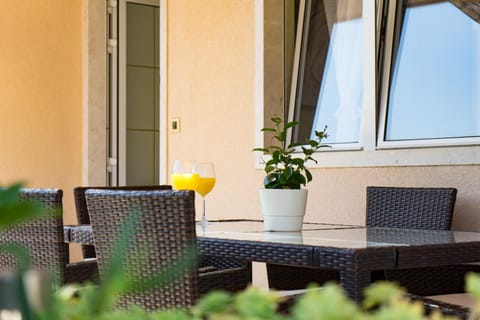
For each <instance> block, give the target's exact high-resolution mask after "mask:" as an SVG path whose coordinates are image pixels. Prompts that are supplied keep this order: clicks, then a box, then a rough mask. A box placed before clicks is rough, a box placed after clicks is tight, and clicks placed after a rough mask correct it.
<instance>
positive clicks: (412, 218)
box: [367, 187, 457, 230]
mask: <svg viewBox="0 0 480 320" xmlns="http://www.w3.org/2000/svg"><path fill="white" fill-rule="evenodd" d="M456 196H457V189H454V188H398V187H367V226H369V227H389V228H411V229H430V230H434V229H435V230H448V229H450V225H451V223H452V216H453V208H454V206H455V200H456Z"/></svg>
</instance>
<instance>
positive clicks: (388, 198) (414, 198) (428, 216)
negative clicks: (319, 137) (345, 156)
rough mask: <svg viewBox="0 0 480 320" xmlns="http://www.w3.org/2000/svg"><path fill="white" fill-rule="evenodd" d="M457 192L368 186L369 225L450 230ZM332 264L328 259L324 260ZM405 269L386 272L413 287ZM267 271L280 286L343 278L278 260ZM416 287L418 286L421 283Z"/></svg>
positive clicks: (272, 284) (273, 283) (288, 287)
mask: <svg viewBox="0 0 480 320" xmlns="http://www.w3.org/2000/svg"><path fill="white" fill-rule="evenodd" d="M456 195H457V190H456V189H454V188H398V187H367V226H371V227H389V228H413V229H440V230H447V229H449V228H450V224H451V221H452V215H453V208H454V205H455V200H456ZM374 236H375V235H372V234H369V240H370V241H374V240H375V239H374V238H375V237H374ZM400 236H401V234H399V237H400ZM421 236H423V234H422V235H421ZM399 240H403V239H399ZM400 243H401V242H400ZM329 257H330V259H333V262H332V263H331V265H332V267H334V266H335V263H336V261H335V256H334V255H331V256H329ZM340 257H341V256H340ZM323 258H326V257H323ZM329 264H330V262H329V261H328V260H327V261H325V262H323V263H322V265H329ZM402 272H403V270H400V271H397V270H393V271H388V272H387V273H386V274H387V277H388V279H391V280H396V281H401V282H402V284H403V285H405V286H407V287H410V286H412V287H413V284H410V282H406V281H407V279H405V280H402V279H401V274H402ZM416 272H420V271H418V270H417V271H416ZM267 273H268V282H269V286H270V287H271V288H275V289H279V290H292V289H301V288H304V287H305V285H306V284H308V283H311V282H316V283H320V284H321V283H324V282H325V281H328V280H338V279H339V275H338V272H335V271H332V270H327V271H324V270H317V271H312V270H311V269H306V268H296V267H288V266H281V265H274V264H267ZM409 274H410V272H409ZM419 276H421V272H420V273H419ZM408 281H410V278H408ZM415 288H417V289H418V286H415ZM424 289H425V290H422V291H418V292H415V293H418V294H423V293H425V291H427V290H428V288H427V287H426V288H424Z"/></svg>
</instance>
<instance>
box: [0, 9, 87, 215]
mask: <svg viewBox="0 0 480 320" xmlns="http://www.w3.org/2000/svg"><path fill="white" fill-rule="evenodd" d="M81 41H82V36H81V0H68V1H65V0H35V1H17V0H2V9H1V10H0V132H1V134H0V150H1V151H0V154H1V156H0V184H1V185H5V184H8V183H12V182H16V181H25V182H26V186H27V187H51V188H61V189H63V190H64V207H65V214H66V216H65V222H66V223H74V222H75V221H76V220H75V218H74V213H73V210H72V209H73V197H72V194H71V193H72V188H73V187H74V186H75V185H78V184H80V181H81V142H82V140H81V93H82V86H81V76H82V74H81V67H82V63H81V57H82V56H81V54H82V51H81V48H82V45H81V43H82V42H81Z"/></svg>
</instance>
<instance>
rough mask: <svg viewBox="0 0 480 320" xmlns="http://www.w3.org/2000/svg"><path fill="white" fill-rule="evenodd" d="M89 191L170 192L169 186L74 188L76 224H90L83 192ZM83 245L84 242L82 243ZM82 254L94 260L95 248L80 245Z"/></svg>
mask: <svg viewBox="0 0 480 320" xmlns="http://www.w3.org/2000/svg"><path fill="white" fill-rule="evenodd" d="M89 189H102V190H103V189H105V190H127V191H128V190H171V189H172V186H170V185H160V186H156V185H155V186H154V185H151V186H150V185H149V186H119V187H113V186H108V187H76V188H74V189H73V198H74V200H75V212H76V215H77V223H78V224H90V218H89V215H88V208H87V202H86V200H85V191H87V190H89ZM83 243H85V242H83ZM82 253H83V257H84V258H94V257H95V248H94V246H91V245H82Z"/></svg>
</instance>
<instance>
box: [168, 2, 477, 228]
mask: <svg viewBox="0 0 480 320" xmlns="http://www.w3.org/2000/svg"><path fill="white" fill-rule="evenodd" d="M254 39H255V38H254V1H253V0H242V1H240V0H235V1H233V0H228V1H226V0H195V1H191V0H174V1H168V115H169V117H180V118H181V123H182V130H181V132H180V133H169V136H168V137H169V147H168V150H169V165H170V164H171V161H172V160H173V159H176V158H179V159H182V158H189V159H198V160H211V161H214V163H215V167H216V170H217V185H216V187H215V189H214V190H213V191H212V193H211V195H209V196H208V198H207V216H209V217H210V218H224V219H225V218H258V219H260V218H261V215H260V207H259V201H258V194H257V193H258V191H257V189H258V188H260V187H261V186H262V177H263V172H262V171H258V170H255V169H254V161H253V155H252V152H251V149H252V148H253V147H254V135H255V128H254V123H255V107H254V88H255V87H254V80H255V78H254V75H255V74H254V64H255V60H254V58H255V57H254ZM313 174H314V180H313V182H312V183H311V184H310V185H309V187H308V188H309V190H310V191H309V202H308V208H307V216H306V220H308V221H318V222H330V223H332V222H333V223H353V224H363V223H364V220H365V188H366V186H367V185H389V186H449V187H456V188H458V191H459V192H458V200H457V204H456V208H455V215H454V223H453V225H454V228H457V229H465V230H480V219H478V217H479V215H480V188H479V184H480V183H479V181H480V167H479V166H434V167H376V168H333V169H332V168H329V169H314V170H313ZM200 208H201V206H200V204H199V203H198V205H197V215H198V214H200Z"/></svg>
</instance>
